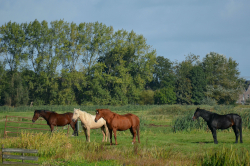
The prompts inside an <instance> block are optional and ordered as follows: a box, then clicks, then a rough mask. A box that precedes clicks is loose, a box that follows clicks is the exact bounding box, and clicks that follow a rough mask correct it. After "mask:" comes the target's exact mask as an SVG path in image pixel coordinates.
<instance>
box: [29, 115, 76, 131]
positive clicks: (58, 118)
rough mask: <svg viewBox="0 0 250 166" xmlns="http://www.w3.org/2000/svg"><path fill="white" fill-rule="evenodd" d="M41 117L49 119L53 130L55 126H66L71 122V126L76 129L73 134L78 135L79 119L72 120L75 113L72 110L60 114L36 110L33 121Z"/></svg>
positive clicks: (48, 121)
mask: <svg viewBox="0 0 250 166" xmlns="http://www.w3.org/2000/svg"><path fill="white" fill-rule="evenodd" d="M39 117H42V118H44V119H45V120H46V121H47V124H48V125H49V127H50V129H51V132H52V131H53V130H54V126H65V125H67V124H70V126H71V127H72V129H73V130H74V133H73V135H78V129H77V121H75V122H73V121H72V117H73V113H71V112H67V113H64V114H58V113H56V112H53V111H47V110H35V112H34V116H33V118H32V122H33V123H34V122H35V121H36V120H37V119H38V118H39Z"/></svg>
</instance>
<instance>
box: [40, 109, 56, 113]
mask: <svg viewBox="0 0 250 166" xmlns="http://www.w3.org/2000/svg"><path fill="white" fill-rule="evenodd" d="M36 112H38V113H41V112H50V113H56V112H55V111H49V110H36Z"/></svg>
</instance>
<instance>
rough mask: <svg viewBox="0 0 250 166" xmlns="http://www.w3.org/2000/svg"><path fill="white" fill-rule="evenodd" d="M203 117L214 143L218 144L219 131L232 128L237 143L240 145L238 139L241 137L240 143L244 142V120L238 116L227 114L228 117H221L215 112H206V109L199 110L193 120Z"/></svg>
mask: <svg viewBox="0 0 250 166" xmlns="http://www.w3.org/2000/svg"><path fill="white" fill-rule="evenodd" d="M199 117H202V118H203V119H204V120H205V121H206V122H207V125H208V127H209V129H210V130H211V132H212V134H213V138H214V143H215V144H217V143H218V141H217V135H216V130H217V129H227V128H229V127H232V128H233V130H234V133H235V137H236V140H235V143H238V137H239V135H240V143H243V141H242V119H241V117H240V116H239V115H238V114H226V115H219V114H216V113H213V112H209V111H206V110H204V109H200V108H197V109H196V111H195V113H194V116H193V120H195V119H197V118H199Z"/></svg>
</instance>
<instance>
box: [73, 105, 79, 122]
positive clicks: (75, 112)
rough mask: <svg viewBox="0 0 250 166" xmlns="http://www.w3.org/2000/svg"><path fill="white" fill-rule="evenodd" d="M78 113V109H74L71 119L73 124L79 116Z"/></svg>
mask: <svg viewBox="0 0 250 166" xmlns="http://www.w3.org/2000/svg"><path fill="white" fill-rule="evenodd" d="M79 111H80V108H79V109H75V108H74V113H73V117H72V121H73V122H75V121H76V120H77V119H78V117H79V116H80V115H79Z"/></svg>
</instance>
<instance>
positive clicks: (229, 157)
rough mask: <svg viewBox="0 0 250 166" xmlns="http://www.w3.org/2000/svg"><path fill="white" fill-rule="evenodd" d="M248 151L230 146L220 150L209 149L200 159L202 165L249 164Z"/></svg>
mask: <svg viewBox="0 0 250 166" xmlns="http://www.w3.org/2000/svg"><path fill="white" fill-rule="evenodd" d="M249 162H250V161H249V151H248V150H246V149H233V148H232V147H231V148H230V149H229V148H225V147H223V148H222V149H221V150H220V151H216V152H214V151H211V152H210V153H208V152H207V153H206V156H205V157H204V158H203V159H202V161H201V165H202V166H212V165H218V166H222V165H232V166H238V165H249Z"/></svg>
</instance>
